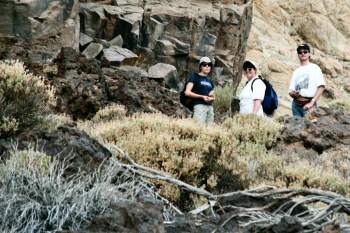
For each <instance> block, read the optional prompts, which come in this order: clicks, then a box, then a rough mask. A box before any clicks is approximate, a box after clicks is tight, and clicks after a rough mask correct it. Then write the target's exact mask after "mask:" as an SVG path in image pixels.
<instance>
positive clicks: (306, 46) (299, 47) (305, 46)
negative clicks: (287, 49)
mask: <svg viewBox="0 0 350 233" xmlns="http://www.w3.org/2000/svg"><path fill="white" fill-rule="evenodd" d="M301 49H305V50H307V51H309V52H310V45H308V44H301V45H298V48H297V52H299V51H300V50H301Z"/></svg>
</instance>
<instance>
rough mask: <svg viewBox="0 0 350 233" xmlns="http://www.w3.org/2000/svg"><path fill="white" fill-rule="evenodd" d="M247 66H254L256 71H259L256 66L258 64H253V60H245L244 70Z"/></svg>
mask: <svg viewBox="0 0 350 233" xmlns="http://www.w3.org/2000/svg"><path fill="white" fill-rule="evenodd" d="M247 65H251V66H253V67H254V68H255V69H256V70H257V69H258V66H257V65H256V63H255V62H253V61H252V60H249V59H247V60H245V61H244V62H243V69H244V67H245V66H247Z"/></svg>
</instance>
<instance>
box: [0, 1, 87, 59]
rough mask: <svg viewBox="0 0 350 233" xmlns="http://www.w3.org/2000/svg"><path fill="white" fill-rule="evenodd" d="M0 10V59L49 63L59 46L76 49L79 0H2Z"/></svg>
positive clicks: (77, 43)
mask: <svg viewBox="0 0 350 233" xmlns="http://www.w3.org/2000/svg"><path fill="white" fill-rule="evenodd" d="M0 12H1V15H0V22H1V23H0V38H1V40H2V41H3V43H2V44H3V45H2V46H0V54H1V55H2V56H1V57H2V58H4V57H16V56H18V57H21V58H22V59H26V60H27V62H29V63H48V62H50V61H51V60H52V59H53V58H55V57H56V56H57V54H58V52H59V51H60V49H61V47H72V48H75V49H78V45H79V26H80V25H79V2H78V0H45V1H40V0H19V1H17V0H16V1H15V0H4V1H1V2H0ZM21 48H24V49H25V50H22V49H21Z"/></svg>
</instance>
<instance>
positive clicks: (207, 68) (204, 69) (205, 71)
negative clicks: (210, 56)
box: [201, 62, 213, 74]
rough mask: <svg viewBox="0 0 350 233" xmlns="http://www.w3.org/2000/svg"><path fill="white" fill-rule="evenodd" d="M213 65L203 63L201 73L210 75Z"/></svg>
mask: <svg viewBox="0 0 350 233" xmlns="http://www.w3.org/2000/svg"><path fill="white" fill-rule="evenodd" d="M212 66H213V64H212V63H211V62H209V63H206V62H202V63H201V72H202V73H203V74H209V73H210V71H211V68H212Z"/></svg>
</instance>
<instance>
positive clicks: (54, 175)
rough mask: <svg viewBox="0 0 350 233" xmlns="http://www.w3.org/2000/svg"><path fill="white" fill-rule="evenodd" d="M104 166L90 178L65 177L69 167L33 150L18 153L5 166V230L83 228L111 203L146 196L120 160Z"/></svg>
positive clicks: (1, 204) (0, 192)
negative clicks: (124, 171) (123, 167)
mask: <svg viewBox="0 0 350 233" xmlns="http://www.w3.org/2000/svg"><path fill="white" fill-rule="evenodd" d="M105 165H106V167H101V168H100V169H99V170H98V171H96V172H94V173H92V174H89V175H88V176H84V177H83V176H80V175H79V174H77V175H76V176H75V177H69V179H65V178H64V177H65V176H64V175H63V174H64V171H65V169H66V167H67V166H69V164H62V163H59V162H58V161H55V160H53V161H52V158H49V157H48V156H46V155H45V154H43V153H40V152H36V151H32V150H28V151H14V152H13V154H12V156H11V157H10V159H9V160H7V161H6V162H5V163H3V164H1V165H0V183H1V186H0V231H1V232H19V233H32V232H55V231H57V230H72V231H74V230H78V229H80V228H81V226H82V224H84V223H87V222H88V221H89V220H91V219H92V218H94V217H95V216H98V215H103V214H104V213H107V212H108V211H109V210H111V208H110V206H111V204H113V203H116V202H118V201H122V200H132V199H134V198H135V197H136V194H137V193H138V194H140V193H142V190H143V187H142V186H140V183H139V182H137V180H136V179H130V176H126V175H123V174H124V173H123V172H122V170H121V169H120V167H119V166H118V164H117V163H116V161H115V160H111V161H109V162H108V163H106V164H105ZM116 174H119V176H118V177H116Z"/></svg>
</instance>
